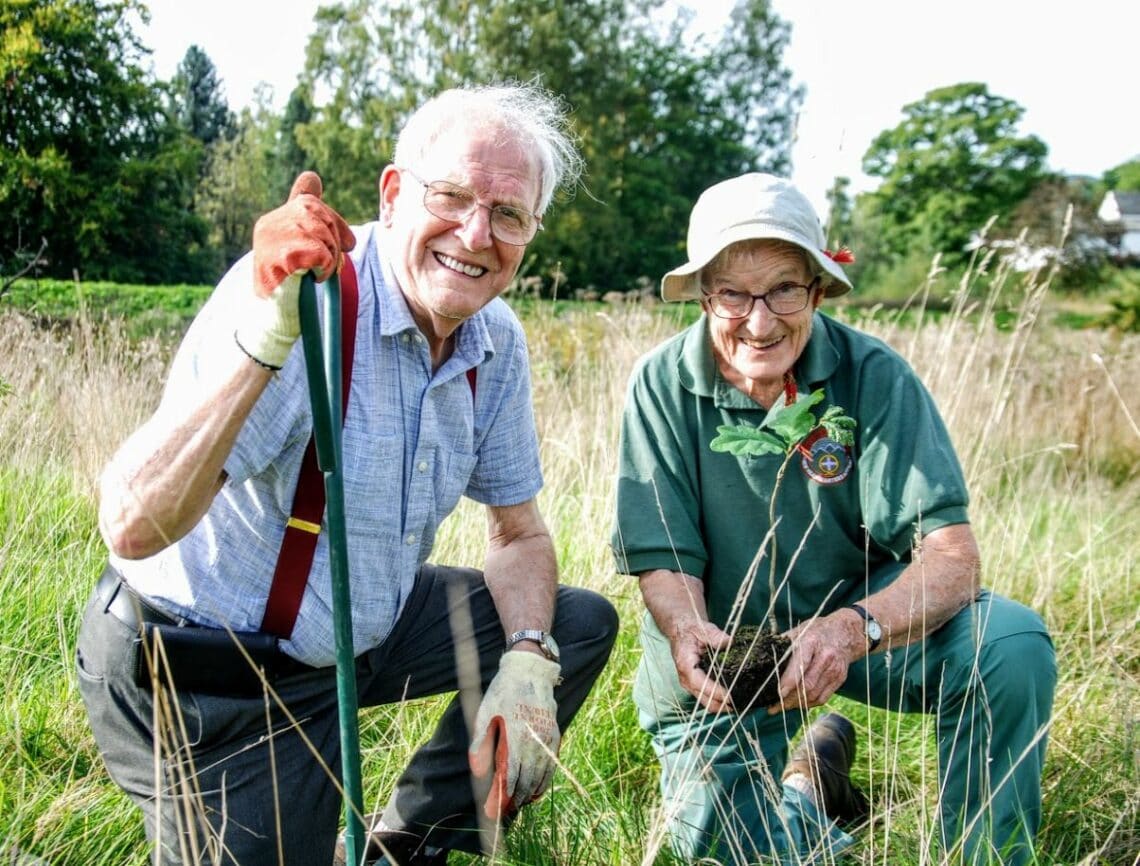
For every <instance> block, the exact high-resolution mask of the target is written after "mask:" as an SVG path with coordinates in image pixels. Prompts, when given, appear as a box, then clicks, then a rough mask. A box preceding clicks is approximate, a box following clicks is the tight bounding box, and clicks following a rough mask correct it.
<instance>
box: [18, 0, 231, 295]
mask: <svg viewBox="0 0 1140 866" xmlns="http://www.w3.org/2000/svg"><path fill="white" fill-rule="evenodd" d="M146 14H147V13H146V9H145V7H143V6H142V5H141V4H140V3H139V2H138V0H6V2H4V3H3V4H2V5H0V82H2V83H3V88H4V91H3V98H2V99H0V205H2V206H3V208H4V210H5V215H6V217H7V218H6V219H5V220H4V221H3V222H2V223H0V257H2V258H3V261H0V267H2V268H3V269H9V267H10V263H11V260H12V257H13V255H14V254H16V253H18V252H19V251H20V250H24V249H27V248H28V247H29V246H30V245H31V246H34V245H36V244H37V243H38V241H39V239H40V238H43V239H45V240H46V241H47V250H46V253H45V256H46V258H47V265H46V266H45V272H46V273H47V274H49V275H54V276H62V277H69V276H71V275H72V274H73V273H79V274H80V275H81V276H82V277H84V278H91V279H95V278H106V279H114V280H123V281H135V282H141V281H148V282H185V281H196V280H200V279H202V278H203V277H204V276H208V275H209V268H208V265H207V263H206V253H207V250H206V249H205V238H206V226H205V223H204V222H202V220H200V219H199V218H197V217H195V216H194V215H193V214H191V213H190V207H189V206H190V201H191V197H192V195H193V184H194V181H195V178H196V174H197V152H196V150H195V149H194V148H193V147H190V146H188V142H187V140H186V137H185V136H184V134H183V133H181V131H180V130H178V129H177V127H175V126H174V125H173V124H171V123H170V121H169V119H168V117H167V115H166V114H165V112H164V111H163V107H162V100H161V90H160V88H159V87H158V86H157V85H155V84H154V82H152V81H151V80H149V78H148V76H147V74H146V73H144V71H143V70H142V68H141V66H140V61H141V59H142V57H143V56H144V55H145V53H146V52H145V49H144V48H143V47H142V46H141V44H140V43H139V42H138V40H137V38H136V37H135V35H134V34H133V33H132V31H131V28H130V21H131V19H132V18H138V17H142V18H143V19H144V20H145V17H146Z"/></svg>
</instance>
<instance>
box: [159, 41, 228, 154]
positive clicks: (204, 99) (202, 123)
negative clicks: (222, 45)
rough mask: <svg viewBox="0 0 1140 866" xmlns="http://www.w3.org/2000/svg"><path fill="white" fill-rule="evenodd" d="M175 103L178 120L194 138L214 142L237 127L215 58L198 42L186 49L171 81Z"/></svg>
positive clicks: (208, 143) (204, 142)
mask: <svg viewBox="0 0 1140 866" xmlns="http://www.w3.org/2000/svg"><path fill="white" fill-rule="evenodd" d="M171 97H172V107H173V113H174V116H175V118H176V119H177V121H178V123H179V124H180V125H181V126H182V128H183V129H185V130H186V131H187V132H188V133H190V135H191V136H192V137H193V138H196V139H197V140H198V141H200V142H202V144H204V145H207V146H209V145H211V144H213V143H214V142H215V141H217V140H218V139H219V138H222V137H228V136H229V135H231V134H232V133H233V130H234V116H233V112H231V111H230V107H229V104H228V103H227V102H226V97H225V93H224V90H223V88H222V83H221V81H220V80H219V79H218V71H217V69H216V68H215V66H214V62H213V61H212V60H210V58H209V56H208V55H207V54H206V52H205V51H203V50H202V49H201V48H199V47H198V46H197V45H191V46H190V47H189V48H188V49H186V54H185V55H184V56H183V58H182V62H181V63H179V64H178V70H177V71H176V72H175V74H174V80H173V81H172V82H171Z"/></svg>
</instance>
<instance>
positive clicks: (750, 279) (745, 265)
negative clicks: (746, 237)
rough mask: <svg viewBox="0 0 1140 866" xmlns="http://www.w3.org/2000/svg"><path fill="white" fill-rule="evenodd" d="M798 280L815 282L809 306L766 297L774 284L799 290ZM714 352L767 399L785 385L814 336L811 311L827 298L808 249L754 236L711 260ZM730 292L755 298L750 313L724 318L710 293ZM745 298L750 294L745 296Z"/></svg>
mask: <svg viewBox="0 0 1140 866" xmlns="http://www.w3.org/2000/svg"><path fill="white" fill-rule="evenodd" d="M795 286H805V287H810V288H809V290H808V292H807V293H806V297H805V306H804V308H803V309H802V310H799V311H798V312H794V313H785V314H776V313H773V312H772V311H771V310H770V309H769V308H768V305H767V304H766V303H764V301H763V300H761V298H762V297H764V296H766V295H768V293H769V292H771V291H772V290H773V289H777V288H779V289H780V290H781V291H780V292H779V293H778V294H784V295H787V294H789V292H790V293H792V294H795V292H796V290H795V288H794V287H795ZM702 287H703V290H704V292H705V294H706V297H705V298H703V299H702V301H701V304H702V306H703V307H704V309H705V312H706V313H708V319H709V331H710V333H711V336H712V346H713V354H714V355H715V356H716V358H717V362H718V364H719V366H720V369H721V372H722V374H723V375H724V376H725V378H726V379H727V380H728V381H729V382H730V383H731V384H732V385H734V386H735V387H736V388H738V389H740V390H741V391H743V392H744V393H745V394H748V395H749V396H750V397H752V398H753V399H754V400H757V401H758V402H760V403H763V404H764V405H770V403H771V401H772V399H774V397H775V396H776V395H777V394H779V393H780V391H781V390H782V389H783V382H784V374H785V373H787V372H788V371H789V370H791V369H792V367H793V366H794V365H795V363H796V360H797V359H798V358H799V357H800V354H801V353H802V352H803V350H804V347H805V346H806V345H807V342H808V338H809V337H810V336H811V323H812V313H814V312H815V310H816V308H817V307H818V306H819V305H820V303H821V302H822V301H823V291H824V290H823V287H822V286H820V285H819V284H818V283H813V278H812V274H811V271H810V269H809V268H808V265H807V261H806V258H805V255H804V253H803V252H802V251H801V250H799V248H797V247H794V246H790V245H788V244H784V243H780V242H779V241H751V242H747V243H744V244H739V245H734V246H733V247H730V248H729V250H728V251H727V253H726V254H724V255H722V256H718V257H717V260H715V261H714V262H713V263H712V264H710V265H709V266H707V273H706V274H705V275H704V278H703V279H702ZM722 293H731V294H728V295H727V296H726V297H727V298H731V299H733V300H734V301H740V300H741V297H740V296H741V295H752V296H753V297H754V298H755V301H754V302H753V304H752V310H751V312H749V313H748V314H747V315H744V316H740V317H737V318H731V319H726V318H721V317H720V316H718V315H717V314H716V313H714V312H713V309H714V306H715V305H714V304H713V303H712V302H710V299H709V297H708V296H709V295H718V294H722ZM744 300H745V301H746V299H744Z"/></svg>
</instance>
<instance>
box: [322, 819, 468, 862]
mask: <svg viewBox="0 0 1140 866" xmlns="http://www.w3.org/2000/svg"><path fill="white" fill-rule="evenodd" d="M364 825H365V826H366V827H371V828H372V829H371V831H369V833H368V835H367V837H366V841H365V846H364V847H365V849H366V850H365V854H364V862H365V863H368V864H375V866H447V855H448V853H449V852H448V849H446V848H433V847H431V846H430V845H426V844H425V843H424V839H423V837H422V836H417V835H416V834H415V833H409V832H407V831H406V830H389V829H388V828H387V827H386V826H385V825H384V823H383V821H381V819H380V814H379V813H378V812H377V813H375V814H372V815H365V816H364ZM381 846H383V847H381ZM347 850H348V846H347V842H346V841H345V834H344V833H341V834H340V835H339V836H337V839H336V849H335V850H334V851H333V866H348V864H346V862H345V860H346V858H347V856H348V854H347ZM385 851H386V852H387V853H385Z"/></svg>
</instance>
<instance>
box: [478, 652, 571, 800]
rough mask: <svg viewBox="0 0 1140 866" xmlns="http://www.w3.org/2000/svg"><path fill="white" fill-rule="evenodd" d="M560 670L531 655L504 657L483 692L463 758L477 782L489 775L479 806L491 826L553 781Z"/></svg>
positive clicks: (508, 653)
mask: <svg viewBox="0 0 1140 866" xmlns="http://www.w3.org/2000/svg"><path fill="white" fill-rule="evenodd" d="M561 671H562V668H561V667H560V666H559V665H558V663H557V662H552V661H550V660H549V659H545V658H543V657H542V656H540V655H537V654H535V653H530V652H525V651H522V650H515V651H512V652H507V653H505V654H504V655H503V658H502V659H501V660H500V662H499V672H498V673H497V674H496V675H495V678H494V679H493V680H491V685H490V686H488V687H487V693H486V694H485V695H484V696H483V702H482V703H481V704H480V705H479V712H478V713H477V714H476V716H475V731H474V737H473V739H472V741H471V748H470V749H469V750H468V753H467V758H468V761H469V762H470V764H471V771H472V773H474V775H475V776H476V777H477V778H486V777H487V775H488V773H493V774H494V775H493V777H492V779H491V791H490V793H489V794H488V795H487V802H486V804H485V805H484V807H483V811H484V812H486V814H487V817H488V818H490V819H491V820H493V821H497V820H499V819H500V818H502V817H505V816H507V815H509V814H511V813H512V812H514V811H515V810H517V809H519V808H520V807H522V806H525V805H526V804H527V803H530V802H532V801H533V800H537V799H538V798H539V797H540V796H542V793H543V792H544V791H545V790H546V788H547V787H548V786H549V785H550V781H551V779H552V778H553V776H554V766H555V757H556V756H557V755H558V747H559V745H560V743H561V742H562V735H561V733H560V732H559V730H558V717H557V715H556V713H557V710H558V705H557V704H556V703H555V701H554V686H555V685H556V684H557V683H558V677H559V674H560V673H561Z"/></svg>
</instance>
